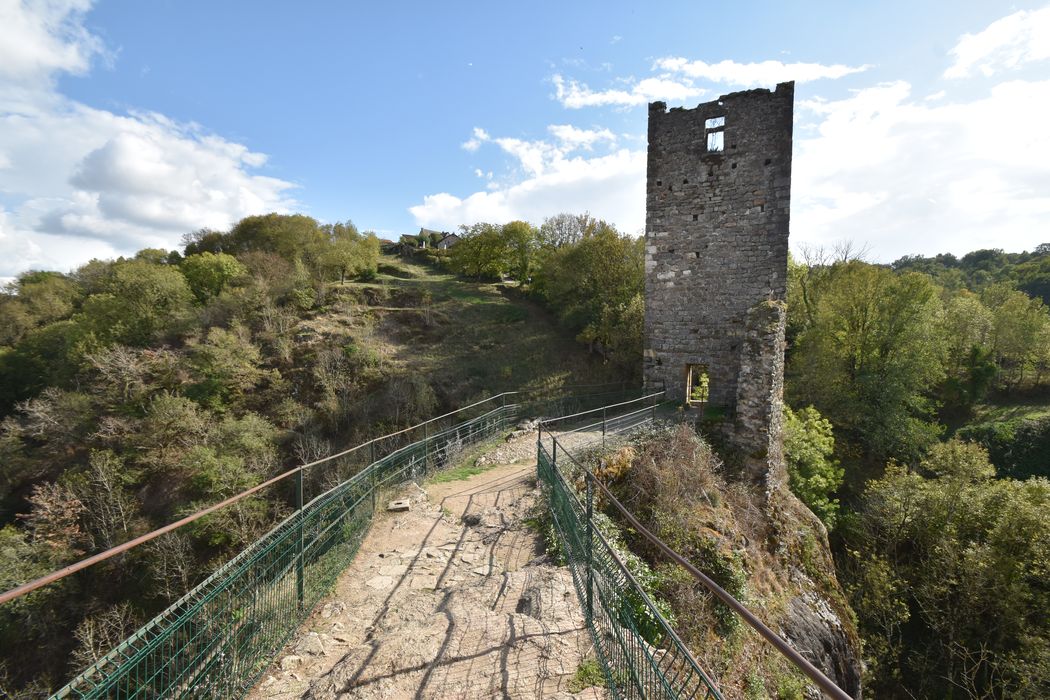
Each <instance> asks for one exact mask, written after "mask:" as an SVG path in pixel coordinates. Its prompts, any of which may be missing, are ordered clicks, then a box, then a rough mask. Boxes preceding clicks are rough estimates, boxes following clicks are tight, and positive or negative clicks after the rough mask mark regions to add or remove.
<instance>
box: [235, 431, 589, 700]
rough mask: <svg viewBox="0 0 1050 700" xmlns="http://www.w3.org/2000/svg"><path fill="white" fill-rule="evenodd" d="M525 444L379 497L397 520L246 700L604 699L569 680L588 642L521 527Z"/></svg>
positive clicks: (527, 494)
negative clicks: (468, 471)
mask: <svg viewBox="0 0 1050 700" xmlns="http://www.w3.org/2000/svg"><path fill="white" fill-rule="evenodd" d="M535 441H536V434H535V433H521V434H519V435H517V436H515V437H514V438H513V439H511V440H508V441H507V442H506V443H504V444H502V445H500V447H499V448H497V450H496V452H498V453H499V454H498V455H493V454H490V455H489V456H487V457H486V458H485V461H483V462H482V463H483V464H489V463H491V462H490V461H488V460H491V459H497V460H499V462H498V464H499V466H495V467H493V468H492V469H490V470H488V471H486V472H484V473H482V474H478V475H476V476H474V477H471V478H470V479H466V480H463V481H453V482H448V483H442V484H429V485H424V487H423V488H420V487H419V486H416V485H411V486H409V487H406V488H404V489H403V490H401V491H400V492H397V493H393V494H391V495H390V498H391V499H393V498H405V499H409V500H410V501H411V510H409V511H407V512H400V513H383V514H382V515H381V516H380V517H379V518H378V519H377V521H376V523H375V524H374V525H373V527H372V529H371V531H370V532H369V534H368V536H367V538H366V539H365V541H364V543H363V544H362V547H361V550H360V552H359V553H358V555H357V557H356V558H355V560H354V562H353V563H352V564H351V566H350V567H349V568H348V569H347V570H346V571H345V572H344V573H343V575H342V576H341V577H340V579H339V581H338V583H337V585H336V588H335V590H334V591H333V593H332V594H331V595H330V596H329V597H328V598H327V599H326V600H325V601H324V602H323V603H322V604H321V605H320V606H319V607H318V609H317V610H316V611H315V612H314V614H313V615H312V616H311V617H310V618H309V619H308V620H307V622H306V624H304V626H303V628H302V629H301V630H300V632H299V633H298V634H297V636H296V637H295V638H293V640H292V642H291V643H289V644H288V646H287V648H286V649H285V650H284V651H283V652H282V653H281V654H280V655H279V656H278V657H277V661H276V663H275V664H274V665H273V667H272V668H271V669H269V670H268V671H267V672H266V673H264V674H263V676H262V679H261V681H260V683H259V684H258V685H257V687H256V688H255V689H254V690H253V691H252V692H251V694H250V695H249V697H250V698H252V699H253V700H260V699H263V698H267V699H281V700H283V699H288V698H314V699H317V700H329V699H332V698H493V697H500V698H539V697H545V698H598V697H604V691H602V690H599V689H596V688H587V689H582V690H581V689H579V688H578V687H576V684H575V683H572V680H573V678H574V677H575V676H576V673H577V670H578V668H579V667H580V664H581V662H583V661H584V659H586V658H587V657H588V655H590V654H592V651H591V641H590V638H589V635H588V633H587V630H586V627H585V626H584V621H583V615H582V612H581V610H580V606H579V603H578V601H577V598H576V593H575V591H574V589H573V584H572V577H571V575H570V573H569V571H568V570H567V569H565V568H561V567H556V566H553V565H551V564H550V563H549V562H548V560H547V557H546V556H545V555H544V554H543V551H542V545H541V541H540V538H539V536H538V535H537V534H536V533H535V532H533V531H532V530H530V529H529V528H528V527H527V525H526V524H525V520H526V519H527V518H528V516H529V515H530V514H531V513H532V510H533V508H534V506H535V502H536V497H537V490H536V487H535V473H536V471H535V444H536V443H535ZM506 462H511V463H510V464H507V463H506ZM570 685H571V686H572V689H573V690H576V691H578V692H576V693H575V694H573V693H572V692H570Z"/></svg>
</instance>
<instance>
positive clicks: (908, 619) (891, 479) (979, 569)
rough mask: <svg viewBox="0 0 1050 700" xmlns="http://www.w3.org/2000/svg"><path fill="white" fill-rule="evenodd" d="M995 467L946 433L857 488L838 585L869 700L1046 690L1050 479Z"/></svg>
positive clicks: (1049, 678)
mask: <svg viewBox="0 0 1050 700" xmlns="http://www.w3.org/2000/svg"><path fill="white" fill-rule="evenodd" d="M994 473H995V469H994V468H993V467H992V465H991V464H990V463H989V461H988V455H987V453H986V452H985V451H984V449H983V448H980V447H978V446H976V445H973V444H969V443H964V442H961V441H959V440H952V441H950V442H948V443H943V444H937V445H935V446H934V447H933V448H932V449H931V450H930V452H929V454H928V455H927V456H926V457H925V458H924V459H923V460H922V462H921V464H920V468H919V470H918V471H909V470H907V469H905V468H903V467H900V466H896V465H891V466H890V467H888V468H887V470H886V473H885V475H884V476H883V477H882V478H881V479H879V480H877V481H873V482H871V483H870V484H869V485H868V487H867V489H866V491H865V493H864V497H863V499H862V502H861V504H860V510H859V514H858V518H857V521H856V526H855V527H854V528H853V530H852V531H851V532H850V533H849V535H848V537H847V540H848V544H847V551H848V552H850V557H851V560H852V564H851V566H850V567H849V568H850V570H851V571H852V573H851V578H852V580H851V581H850V582H849V583H850V585H849V588H850V590H851V596H852V598H853V605H854V609H855V610H856V611H857V613H858V615H859V618H860V622H861V626H862V629H863V631H864V632H865V633H866V634H865V638H866V640H871V641H870V643H868V644H866V645H865V646H866V648H867V649H868V650H869V653H872V652H874V654H875V656H873V657H871V658H869V664H871V666H872V668H873V669H874V670H875V671H876V676H875V677H876V679H877V681H876V684H875V688H874V690H875V691H876V692H877V693H878V694H879V696H880V697H881V696H882V695H884V694H885V695H887V696H891V697H892V696H898V695H908V696H911V697H957V696H961V697H967V698H1005V697H1045V696H1046V695H1047V693H1048V692H1050V664H1047V661H1048V660H1050V657H1048V656H1047V651H1048V649H1050V626H1048V624H1047V618H1046V616H1045V611H1046V609H1047V606H1050V587H1047V586H1046V585H1045V583H1046V580H1047V579H1046V576H1047V574H1048V573H1050V521H1048V520H1047V518H1046V516H1045V514H1046V512H1047V508H1050V481H1047V480H1046V479H1038V478H1036V479H1029V480H1027V481H1014V480H1011V479H999V480H997V479H995V478H994ZM888 611H896V612H895V613H894V614H891V615H887V614H886V613H887V612H888ZM894 620H895V621H894ZM887 623H889V624H887ZM891 630H892V631H891ZM888 631H890V633H891V634H893V635H894V639H892V640H891V639H887V638H886V636H885V635H886V634H887V632H888Z"/></svg>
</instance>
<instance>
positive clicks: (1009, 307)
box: [981, 284, 1050, 386]
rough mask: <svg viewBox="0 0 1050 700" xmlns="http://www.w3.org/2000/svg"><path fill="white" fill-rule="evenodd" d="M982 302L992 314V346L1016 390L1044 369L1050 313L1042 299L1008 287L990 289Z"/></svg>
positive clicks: (988, 288)
mask: <svg viewBox="0 0 1050 700" xmlns="http://www.w3.org/2000/svg"><path fill="white" fill-rule="evenodd" d="M981 296H982V301H983V302H984V304H985V305H986V306H987V307H988V308H989V309H990V310H991V314H992V327H991V332H990V338H989V344H990V346H991V348H990V349H991V351H992V353H993V355H994V357H995V359H996V361H997V362H998V364H999V365H1000V367H1002V368H1003V371H1004V373H1005V374H1006V375H1007V377H1009V379H1010V380H1011V382H1012V383H1013V385H1014V386H1017V385H1019V384H1021V383H1022V382H1023V381H1024V380H1025V379H1026V378H1027V377H1029V376H1030V375H1031V373H1032V372H1033V371H1036V370H1037V369H1038V368H1040V366H1041V364H1042V362H1043V361H1044V360H1045V357H1046V352H1047V351H1046V348H1047V342H1046V341H1047V339H1048V338H1050V313H1048V310H1047V307H1046V305H1045V304H1044V303H1043V302H1042V301H1040V300H1039V299H1033V298H1031V297H1029V296H1028V295H1027V294H1025V293H1024V292H1020V291H1017V290H1014V289H1011V288H1010V287H1009V286H1007V285H1005V284H996V285H992V286H989V287H987V288H986V289H985V290H984V292H983V293H982V295H981Z"/></svg>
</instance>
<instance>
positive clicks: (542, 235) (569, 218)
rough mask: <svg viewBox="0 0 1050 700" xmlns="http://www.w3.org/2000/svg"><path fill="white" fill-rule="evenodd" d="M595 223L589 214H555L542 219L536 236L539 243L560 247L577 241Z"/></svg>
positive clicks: (586, 233)
mask: <svg viewBox="0 0 1050 700" xmlns="http://www.w3.org/2000/svg"><path fill="white" fill-rule="evenodd" d="M595 223H597V222H596V221H595V220H594V219H593V218H592V217H591V216H590V215H589V214H556V215H555V216H549V217H547V218H546V219H544V220H543V225H542V226H540V230H539V232H538V238H539V242H540V245H544V246H548V247H551V248H560V247H561V246H563V245H572V244H573V243H579V242H580V240H581V239H582V238H583V237H584V236H586V235H588V233H589V232H590V231H591V230H592V229H593V227H594V225H595Z"/></svg>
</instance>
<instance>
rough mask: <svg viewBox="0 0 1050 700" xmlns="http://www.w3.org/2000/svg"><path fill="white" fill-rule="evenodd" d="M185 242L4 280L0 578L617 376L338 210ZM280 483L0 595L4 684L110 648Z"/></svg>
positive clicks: (252, 519) (53, 672) (256, 221)
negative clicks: (301, 468) (282, 477)
mask: <svg viewBox="0 0 1050 700" xmlns="http://www.w3.org/2000/svg"><path fill="white" fill-rule="evenodd" d="M184 253H185V255H183V254H182V253H178V252H166V251H153V250H150V251H142V252H141V253H140V254H139V255H137V256H136V257H135V258H132V259H120V260H116V261H92V262H91V263H88V264H87V265H85V266H84V267H82V268H80V269H79V270H76V271H74V272H72V273H70V274H60V273H55V272H31V273H26V274H24V275H22V276H21V277H20V278H19V279H18V280H17V281H16V282H15V283H14V285H12V288H11V289H10V290H9V294H8V295H7V296H4V297H0V316H2V317H3V318H2V322H0V327H2V328H4V329H5V332H7V333H8V335H7V336H6V337H5V338H4V340H3V342H4V345H3V346H2V347H0V375H2V381H3V384H2V386H3V390H4V392H5V393H4V404H3V408H2V411H3V414H2V415H3V418H2V423H0V463H2V464H3V471H2V474H0V588H2V589H4V590H6V589H8V588H11V587H14V586H15V585H18V584H21V583H24V582H26V581H28V580H30V579H32V578H35V577H37V576H39V575H42V574H44V573H47V572H49V571H51V570H53V569H56V568H59V567H61V566H63V565H65V564H68V563H71V562H72V561H75V560H78V559H80V558H82V557H84V556H87V555H90V554H93V553H95V552H99V551H102V550H104V549H107V548H109V547H111V546H113V545H116V544H119V543H121V542H125V541H127V540H129V539H131V538H133V537H135V536H137V535H139V534H142V533H144V532H146V531H148V530H151V529H153V528H155V527H158V526H160V525H162V524H166V523H168V522H171V521H172V520H175V519H176V518H178V517H179V516H182V515H185V514H187V513H190V512H193V511H195V510H197V509H198V508H200V507H203V506H205V505H209V504H211V503H214V502H216V501H218V500H221V499H222V498H225V497H228V496H230V495H232V494H234V493H237V492H239V491H241V490H243V489H244V488H247V487H249V486H252V485H254V484H256V483H259V482H260V481H263V480H264V479H266V478H268V477H270V476H273V475H274V474H276V473H279V472H280V471H282V470H283V469H284V468H287V467H288V466H290V465H292V464H295V463H300V462H301V461H303V460H313V459H316V458H318V457H321V456H324V455H326V454H329V453H331V452H333V451H335V450H337V449H341V448H343V447H346V446H348V445H351V444H355V443H358V442H361V441H363V440H364V439H366V438H368V437H370V436H374V435H378V434H382V433H386V432H390V431H393V430H396V429H399V428H401V427H404V426H407V425H411V424H413V423H416V422H419V421H421V420H423V419H426V418H428V417H430V416H432V415H435V414H436V413H439V412H442V411H446V410H449V409H451V408H455V407H456V406H458V405H463V404H465V403H469V402H471V401H474V400H477V399H479V398H483V397H485V396H489V395H491V394H494V393H497V392H499V391H502V390H507V389H516V388H529V387H547V388H550V387H558V386H563V385H565V384H591V383H601V382H606V381H619V380H620V379H621V378H622V376H621V374H620V373H618V371H617V370H616V369H615V368H614V367H613V366H611V365H608V364H606V363H604V362H603V361H602V360H601V359H600V358H599V357H597V356H594V355H590V354H588V353H587V351H586V349H585V348H584V347H583V346H582V345H580V344H579V343H577V342H576V341H574V339H573V338H572V336H571V335H566V334H564V333H563V332H562V330H561V329H560V327H559V325H558V323H557V322H556V320H555V319H553V318H552V317H550V316H549V314H548V313H547V312H546V311H544V310H543V309H541V308H539V307H538V306H537V305H536V304H535V303H533V302H531V301H529V300H527V299H524V298H522V296H521V295H520V293H518V292H517V291H516V290H513V289H509V288H506V287H504V286H502V285H498V284H492V283H489V282H484V281H482V282H474V281H465V280H461V279H458V278H456V277H455V276H454V275H451V274H449V273H442V272H437V271H435V270H433V269H432V268H430V267H428V266H426V265H422V264H418V263H414V262H412V261H403V260H400V259H397V258H395V257H389V256H380V254H379V251H378V242H377V241H376V239H375V238H374V237H373V236H368V235H362V234H358V233H357V232H356V230H355V229H353V227H352V225H350V224H341V225H338V227H325V226H319V225H318V224H317V223H316V222H314V221H313V220H311V219H308V218H307V217H299V216H296V217H283V216H277V215H270V216H267V217H252V218H251V219H248V220H245V221H243V222H241V223H240V224H238V225H237V226H235V227H234V228H233V229H232V230H231V231H230V232H226V233H222V232H199V233H197V234H194V235H193V236H190V237H188V240H187V246H186V249H185V251H184ZM341 279H342V280H343V281H340V280H341ZM317 478H319V479H322V480H323V479H325V478H326V477H325V475H319V476H318V477H317ZM271 491H272V492H264V493H263V495H261V496H260V497H257V498H251V499H247V500H245V501H242V502H241V503H239V504H237V506H235V507H233V508H229V509H226V510H224V511H221V512H220V513H217V514H215V515H213V516H209V517H207V518H205V519H203V520H201V521H198V522H197V523H195V524H194V525H193V526H191V527H190V528H186V529H184V530H180V531H179V532H177V533H173V534H171V535H167V536H165V537H162V538H160V539H158V540H156V541H155V542H153V543H151V544H150V545H148V546H146V547H142V548H139V549H136V550H134V551H133V552H131V553H130V554H128V555H126V556H123V557H117V558H115V559H111V560H109V561H107V562H106V563H104V564H101V565H99V566H96V567H93V568H92V569H89V570H87V571H85V572H83V573H82V574H78V575H77V576H75V577H73V578H71V579H66V580H65V581H64V582H63V583H60V584H57V585H54V586H49V587H47V588H45V589H41V590H40V591H38V592H35V593H33V594H30V595H29V596H26V597H25V598H22V599H20V600H18V601H16V602H14V603H11V604H8V605H5V606H3V607H2V608H0V648H2V649H3V658H2V659H0V694H3V692H8V693H11V694H14V695H19V696H21V697H40V696H43V695H46V693H47V691H48V690H55V689H57V687H58V686H59V685H60V684H61V683H62V682H64V681H65V680H67V679H68V678H69V677H71V675H72V674H73V673H75V672H76V671H79V670H80V669H81V668H83V667H84V666H85V665H87V664H88V663H91V662H92V661H94V660H95V659H96V658H98V657H99V656H100V655H101V654H103V653H105V652H106V651H108V650H109V648H110V647H111V646H112V645H113V644H114V643H116V642H117V641H119V640H121V639H123V638H124V637H125V636H126V635H127V634H128V633H130V632H131V631H133V630H134V629H135V628H136V627H137V626H138V625H140V624H141V623H142V622H144V621H145V620H146V619H149V617H151V616H152V615H153V614H155V613H156V612H157V611H158V610H159V609H161V608H163V607H165V606H166V605H167V604H169V603H170V602H172V601H173V600H175V599H177V598H178V597H179V596H181V595H182V594H183V593H184V592H186V590H188V588H190V587H191V586H192V585H193V584H194V583H196V582H197V581H199V580H201V579H202V578H203V577H204V576H206V575H207V574H208V573H210V572H211V571H212V570H214V568H215V567H216V566H217V565H218V564H219V563H220V562H221V561H223V560H225V559H226V558H228V557H229V556H230V555H231V554H233V553H235V552H236V551H238V550H239V549H240V548H241V547H243V546H244V545H245V544H246V543H248V542H250V541H252V540H254V539H255V538H256V537H258V536H259V535H260V534H261V533H263V532H265V531H266V530H267V529H269V527H270V526H271V524H272V523H273V522H275V521H276V520H278V519H280V518H282V517H284V516H285V515H287V513H288V512H289V505H288V504H289V503H290V502H291V500H290V497H291V494H290V493H288V492H287V491H288V490H287V489H271ZM58 630H68V631H70V633H69V634H57V633H56V631H58Z"/></svg>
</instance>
